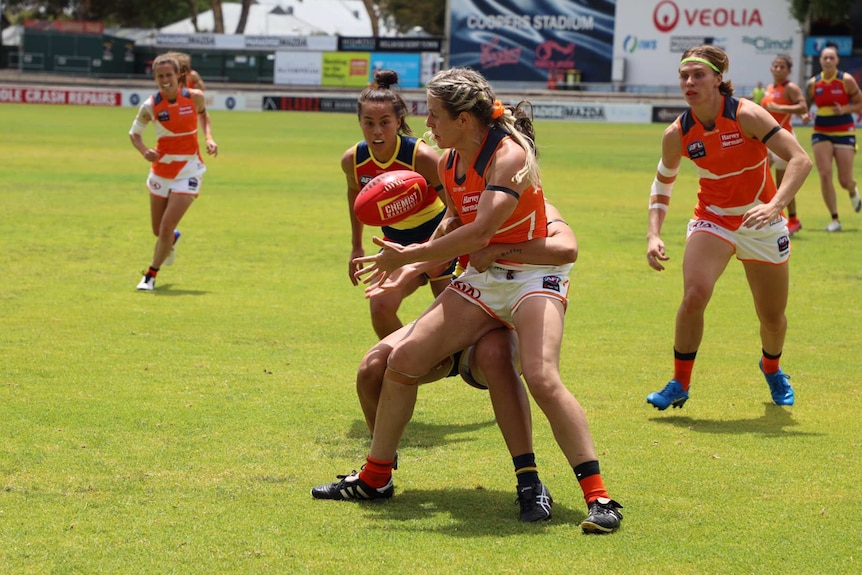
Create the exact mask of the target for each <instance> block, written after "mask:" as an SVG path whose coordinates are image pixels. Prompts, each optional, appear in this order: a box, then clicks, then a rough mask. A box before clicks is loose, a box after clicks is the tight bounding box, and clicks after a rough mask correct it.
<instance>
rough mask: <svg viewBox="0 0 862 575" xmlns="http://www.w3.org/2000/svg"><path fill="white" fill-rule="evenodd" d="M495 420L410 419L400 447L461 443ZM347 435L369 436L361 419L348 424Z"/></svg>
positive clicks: (352, 436) (493, 425) (354, 436)
mask: <svg viewBox="0 0 862 575" xmlns="http://www.w3.org/2000/svg"><path fill="white" fill-rule="evenodd" d="M496 426H497V422H496V420H493V419H490V420H488V421H482V422H478V423H468V424H464V425H459V424H446V425H435V424H432V423H423V422H421V421H411V422H410V423H408V424H407V429H406V430H405V431H404V436H403V437H402V438H401V442H400V444H399V445H400V447H402V448H405V447H422V448H426V447H435V446H437V445H450V444H453V443H461V442H464V441H469V440H470V437H469V435H470V434H472V433H473V432H476V431H479V430H480V429H485V428H486V427H496ZM347 436H348V437H350V438H352V439H362V438H364V437H370V434H369V433H368V427H366V425H365V421H363V420H359V419H357V420H355V421H354V422H353V424H352V425H351V426H350V431H348V432H347Z"/></svg>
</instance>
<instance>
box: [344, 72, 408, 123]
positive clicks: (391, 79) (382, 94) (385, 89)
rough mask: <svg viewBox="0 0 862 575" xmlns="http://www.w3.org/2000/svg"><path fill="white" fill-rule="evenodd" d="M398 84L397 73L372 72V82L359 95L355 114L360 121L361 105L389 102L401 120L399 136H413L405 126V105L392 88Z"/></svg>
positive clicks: (399, 95)
mask: <svg viewBox="0 0 862 575" xmlns="http://www.w3.org/2000/svg"><path fill="white" fill-rule="evenodd" d="M397 84H398V72H396V71H394V70H377V71H376V72H374V82H373V83H372V84H371V85H369V86H367V87H366V88H365V89H364V90H362V92H361V93H360V94H359V100H358V102H357V105H356V113H357V115H358V116H359V119H360V120H361V119H362V105H363V104H364V103H365V102H378V103H381V102H390V103H391V104H392V108H393V109H394V110H395V115H396V116H397V117H398V119H399V120H401V127H400V128H399V129H398V133H399V134H405V135H408V136H411V135H413V130H411V129H410V126H409V125H407V103H406V102H405V101H404V98H402V97H401V94H399V93H398V92H396V91H395V90H394V89H393V88H392V86H395V85H397Z"/></svg>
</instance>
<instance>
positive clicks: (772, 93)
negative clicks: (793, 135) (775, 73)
mask: <svg viewBox="0 0 862 575" xmlns="http://www.w3.org/2000/svg"><path fill="white" fill-rule="evenodd" d="M789 83H790V80H785V81H784V82H782V83H781V84H779V85H777V86H776V85H775V84H770V85H768V86H767V87H766V93H765V94H764V95H763V100H761V101H760V105H761V106H763V107H764V108H766V105H767V104H769V103H770V102H774V103H776V104H780V105H782V106H792V105H793V104H795V103H796V102H791V101H790V100H788V99H787V95H786V94H785V89H786V88H787V84H789ZM767 111H768V110H767ZM769 113H770V114H771V115H772V117H773V118H775V120H776V121H777V122H778V125H779V126H781V127H782V128H784V129H786V130H787V131H788V132H792V131H793V126H792V125H791V124H790V118H791V117H793V114H789V113H787V112H769Z"/></svg>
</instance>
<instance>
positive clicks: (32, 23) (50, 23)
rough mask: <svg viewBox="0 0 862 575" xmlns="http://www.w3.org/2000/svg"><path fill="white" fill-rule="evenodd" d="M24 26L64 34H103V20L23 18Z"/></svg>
mask: <svg viewBox="0 0 862 575" xmlns="http://www.w3.org/2000/svg"><path fill="white" fill-rule="evenodd" d="M24 27H25V28H30V29H33V30H53V31H56V32H63V33H65V34H104V33H105V24H104V22H86V21H82V20H29V19H28V20H24Z"/></svg>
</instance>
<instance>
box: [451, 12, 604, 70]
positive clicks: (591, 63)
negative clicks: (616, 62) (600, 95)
mask: <svg viewBox="0 0 862 575" xmlns="http://www.w3.org/2000/svg"><path fill="white" fill-rule="evenodd" d="M451 8H452V9H451V12H450V18H451V20H450V30H451V34H450V38H451V40H450V44H449V63H450V65H451V66H467V67H470V68H473V69H475V70H477V71H479V72H481V73H482V74H483V75H484V76H485V77H486V78H487V79H488V80H490V81H491V82H507V83H511V82H548V83H550V82H551V81H554V80H557V79H560V78H562V77H565V76H566V75H567V74H568V77H571V76H572V75H573V74H572V72H573V71H574V72H575V75H576V76H577V77H578V78H580V80H581V81H583V82H609V81H610V79H611V62H612V54H613V40H614V15H615V11H616V2H615V1H614V0H451Z"/></svg>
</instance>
